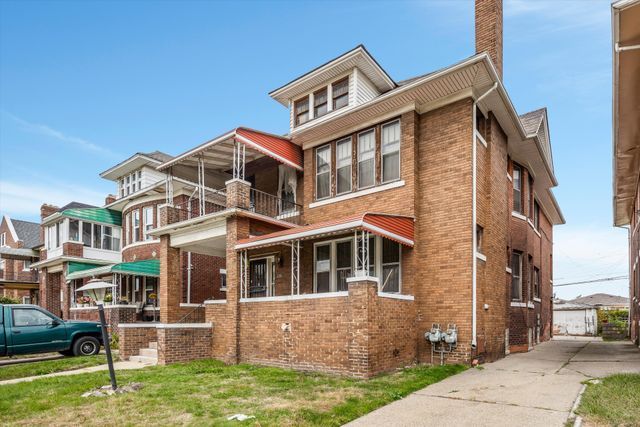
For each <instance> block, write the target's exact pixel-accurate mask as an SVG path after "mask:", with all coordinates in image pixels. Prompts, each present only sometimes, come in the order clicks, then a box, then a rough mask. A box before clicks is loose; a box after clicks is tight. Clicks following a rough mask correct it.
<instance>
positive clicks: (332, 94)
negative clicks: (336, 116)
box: [331, 74, 350, 111]
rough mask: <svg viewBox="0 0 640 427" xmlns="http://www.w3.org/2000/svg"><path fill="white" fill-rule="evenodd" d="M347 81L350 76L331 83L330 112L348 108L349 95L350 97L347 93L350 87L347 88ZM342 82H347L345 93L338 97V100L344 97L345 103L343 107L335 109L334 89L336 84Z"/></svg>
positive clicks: (348, 81) (348, 82)
mask: <svg viewBox="0 0 640 427" xmlns="http://www.w3.org/2000/svg"><path fill="white" fill-rule="evenodd" d="M349 79H350V75H349V74H348V75H346V76H345V77H343V78H341V79H338V80H335V81H333V82H331V111H336V110H340V109H342V108H345V107H348V106H349V95H350V93H349V92H350V87H349V84H350V80H349ZM344 81H346V82H347V93H345V94H342V95H338V98H342V97H345V96H346V98H347V103H346V104H345V105H343V106H342V107H337V108H336V96H335V93H336V92H335V89H334V88H335V86H336V84H338V83H342V82H344Z"/></svg>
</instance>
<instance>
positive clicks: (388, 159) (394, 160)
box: [382, 121, 400, 182]
mask: <svg viewBox="0 0 640 427" xmlns="http://www.w3.org/2000/svg"><path fill="white" fill-rule="evenodd" d="M397 179H400V122H399V121H395V122H393V123H388V124H386V125H383V126H382V182H390V181H395V180H397Z"/></svg>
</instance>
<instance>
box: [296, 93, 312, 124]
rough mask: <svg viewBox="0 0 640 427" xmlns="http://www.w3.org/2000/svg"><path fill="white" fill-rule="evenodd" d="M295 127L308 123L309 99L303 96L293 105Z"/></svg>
mask: <svg viewBox="0 0 640 427" xmlns="http://www.w3.org/2000/svg"><path fill="white" fill-rule="evenodd" d="M294 110H295V113H296V126H299V125H301V124H303V123H306V122H308V121H309V97H308V96H305V97H304V98H302V99H299V100H297V101H296V102H295V103H294Z"/></svg>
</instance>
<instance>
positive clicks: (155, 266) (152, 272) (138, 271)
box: [111, 259, 160, 277]
mask: <svg viewBox="0 0 640 427" xmlns="http://www.w3.org/2000/svg"><path fill="white" fill-rule="evenodd" d="M111 271H112V272H114V273H121V274H131V275H135V276H151V277H159V276H160V260H159V259H145V260H143V261H134V262H123V263H120V264H116V265H114V266H113V268H112V269H111Z"/></svg>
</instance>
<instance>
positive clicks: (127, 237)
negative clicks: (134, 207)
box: [124, 213, 131, 246]
mask: <svg viewBox="0 0 640 427" xmlns="http://www.w3.org/2000/svg"><path fill="white" fill-rule="evenodd" d="M129 243H131V213H128V214H127V216H126V217H125V221H124V244H125V246H126V245H128V244H129Z"/></svg>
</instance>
